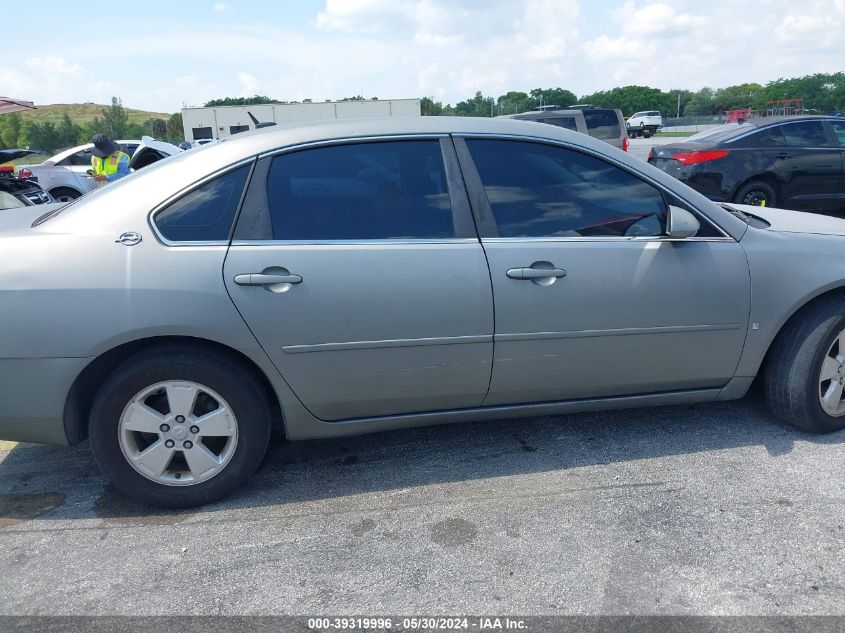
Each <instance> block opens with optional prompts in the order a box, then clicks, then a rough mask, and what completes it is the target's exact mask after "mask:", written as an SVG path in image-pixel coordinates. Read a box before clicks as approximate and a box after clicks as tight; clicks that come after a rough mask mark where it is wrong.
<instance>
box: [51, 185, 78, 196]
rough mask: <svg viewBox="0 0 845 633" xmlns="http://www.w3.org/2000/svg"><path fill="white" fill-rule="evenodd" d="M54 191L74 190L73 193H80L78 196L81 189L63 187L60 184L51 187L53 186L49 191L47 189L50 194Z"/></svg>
mask: <svg viewBox="0 0 845 633" xmlns="http://www.w3.org/2000/svg"><path fill="white" fill-rule="evenodd" d="M54 191H72V192H74V193H75V194H77V195H80V196H81V195H82V192H81V191H79V189H77V188H76V187H65V186H62V187H53V188H52V189H50V191H49V193H50V195H51V196H52V195H53V192H54Z"/></svg>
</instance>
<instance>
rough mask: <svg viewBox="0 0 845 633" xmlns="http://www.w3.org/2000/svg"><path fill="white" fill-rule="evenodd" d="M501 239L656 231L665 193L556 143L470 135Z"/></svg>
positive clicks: (661, 227)
mask: <svg viewBox="0 0 845 633" xmlns="http://www.w3.org/2000/svg"><path fill="white" fill-rule="evenodd" d="M467 146H468V147H469V149H470V153H471V154H472V158H473V160H474V162H475V164H476V167H477V169H478V173H479V176H480V177H481V182H482V184H483V185H484V190H485V192H486V194H487V199H488V201H489V202H490V206H491V208H492V210H493V215H494V216H495V219H496V224H497V225H498V229H499V235H500V236H501V237H593V236H616V237H619V236H627V237H640V236H657V235H662V234H663V233H665V224H666V210H667V207H666V203H665V201H664V199H663V196H662V194H661V192H660V191H659V190H658V189H656V188H655V187H653V186H652V185H650V184H648V183H647V182H645V181H643V180H641V179H640V178H638V177H636V176H634V175H633V174H630V173H629V172H627V171H624V170H622V169H620V168H618V167H616V166H615V165H612V164H610V163H607V162H605V161H603V160H601V159H599V158H596V157H593V156H590V155H587V154H584V153H581V152H577V151H574V150H569V149H565V148H561V147H556V146H552V145H545V144H540V143H529V142H522V141H498V140H468V141H467Z"/></svg>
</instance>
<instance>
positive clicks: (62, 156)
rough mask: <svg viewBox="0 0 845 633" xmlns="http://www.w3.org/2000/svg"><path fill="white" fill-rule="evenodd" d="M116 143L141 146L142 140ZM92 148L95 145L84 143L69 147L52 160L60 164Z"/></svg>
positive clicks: (52, 157)
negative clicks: (69, 157) (61, 161)
mask: <svg viewBox="0 0 845 633" xmlns="http://www.w3.org/2000/svg"><path fill="white" fill-rule="evenodd" d="M115 143H117V144H118V145H140V144H141V140H140V139H129V140H120V141H115ZM92 147H94V144H93V143H83V144H82V145H76V146H75V147H69V148H67V149H63V150H62V151H61V152H59V153H58V154H54V155H53V156H51V157H50V160H52V161H56V162H59V161H60V160H64V159H65V158H67V157H68V156H71V155H73V154H76V153H77V152H81V151H84V150H86V149H91V148H92Z"/></svg>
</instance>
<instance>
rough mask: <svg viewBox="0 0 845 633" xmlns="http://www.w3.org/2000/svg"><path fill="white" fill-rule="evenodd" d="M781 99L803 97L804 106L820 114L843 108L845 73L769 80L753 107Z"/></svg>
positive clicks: (844, 104)
mask: <svg viewBox="0 0 845 633" xmlns="http://www.w3.org/2000/svg"><path fill="white" fill-rule="evenodd" d="M783 99H803V100H804V107H805V108H807V109H810V110H816V111H818V112H819V113H822V114H826V113H828V112H833V111H842V110H845V73H842V72H838V73H827V74H825V73H816V74H814V75H805V76H803V77H794V78H792V79H778V80H777V81H771V82H769V83H768V84H766V86H765V87H764V88H763V89H762V90H761V91H760V93H759V95H758V99H757V101H756V102H755V107H757V108H759V109H764V108H765V107H766V105H767V104H766V102H767V101H776V100H783Z"/></svg>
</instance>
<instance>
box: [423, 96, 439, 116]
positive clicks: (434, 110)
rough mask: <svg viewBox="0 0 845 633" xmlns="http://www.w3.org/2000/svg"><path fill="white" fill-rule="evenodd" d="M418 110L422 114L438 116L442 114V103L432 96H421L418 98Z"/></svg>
mask: <svg viewBox="0 0 845 633" xmlns="http://www.w3.org/2000/svg"><path fill="white" fill-rule="evenodd" d="M420 111H421V112H422V115H423V116H440V115H441V114H443V104H442V103H440V102H439V101H435V100H434V98H433V97H423V98H422V99H420Z"/></svg>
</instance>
